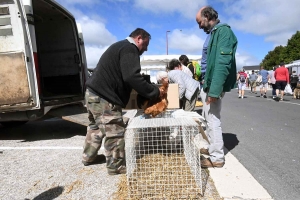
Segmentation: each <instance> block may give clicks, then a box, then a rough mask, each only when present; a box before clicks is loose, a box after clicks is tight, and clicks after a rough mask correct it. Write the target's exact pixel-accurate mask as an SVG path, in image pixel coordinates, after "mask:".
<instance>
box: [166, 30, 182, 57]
mask: <svg viewBox="0 0 300 200" xmlns="http://www.w3.org/2000/svg"><path fill="white" fill-rule="evenodd" d="M179 31H180V32H181V31H182V30H179ZM169 32H171V31H166V41H167V55H168V53H169V52H168V51H169V47H168V33H169Z"/></svg>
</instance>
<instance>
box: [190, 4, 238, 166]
mask: <svg viewBox="0 0 300 200" xmlns="http://www.w3.org/2000/svg"><path fill="white" fill-rule="evenodd" d="M196 21H197V23H198V25H199V28H200V29H203V31H204V32H205V33H207V34H208V35H207V38H206V41H205V42H204V44H203V51H202V60H201V65H202V68H203V66H204V68H205V69H206V72H205V77H204V83H203V87H202V89H201V93H200V96H201V98H202V101H203V102H205V103H203V110H202V115H203V117H204V118H205V120H206V123H207V128H206V135H207V138H208V139H209V142H210V144H209V146H208V148H207V149H205V148H202V149H201V150H200V152H201V153H202V154H206V155H209V158H206V159H203V160H201V166H202V167H203V168H208V167H223V166H224V164H225V157H224V150H223V146H224V141H223V137H222V128H221V116H220V113H221V103H222V100H221V99H222V98H223V97H224V94H225V92H229V91H230V90H231V89H233V88H234V85H235V82H236V62H235V52H236V48H237V43H238V42H237V38H236V37H235V35H234V33H233V32H232V30H231V28H230V26H229V25H227V24H224V23H220V20H219V19H218V12H217V11H216V10H214V9H213V8H212V7H211V6H204V7H202V8H201V9H200V10H199V11H198V13H197V14H196Z"/></svg>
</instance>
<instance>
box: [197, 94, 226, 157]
mask: <svg viewBox="0 0 300 200" xmlns="http://www.w3.org/2000/svg"><path fill="white" fill-rule="evenodd" d="M200 96H201V99H202V102H203V110H202V116H203V117H204V119H205V120H206V125H207V127H206V131H205V134H206V136H207V138H208V140H209V143H210V144H209V146H208V152H209V154H210V160H211V161H212V162H224V161H225V157H224V149H223V148H224V141H223V136H222V127H221V107H222V106H221V105H222V100H221V99H218V100H217V101H216V102H214V103H210V104H209V105H207V104H206V101H207V93H205V92H204V91H203V89H201V93H200Z"/></svg>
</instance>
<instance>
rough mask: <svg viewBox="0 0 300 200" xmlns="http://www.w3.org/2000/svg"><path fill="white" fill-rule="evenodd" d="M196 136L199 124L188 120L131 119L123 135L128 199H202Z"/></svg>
mask: <svg viewBox="0 0 300 200" xmlns="http://www.w3.org/2000/svg"><path fill="white" fill-rule="evenodd" d="M161 117H166V115H163V116H161ZM167 117H169V113H167ZM197 134H198V125H197V123H195V122H194V120H193V119H191V118H177V119H175V118H153V119H139V118H135V119H133V120H132V121H131V123H130V124H129V126H128V127H127V131H126V133H125V150H126V168H127V174H126V175H127V183H128V192H129V194H128V195H129V198H130V199H197V198H198V197H201V196H202V194H203V188H202V179H201V164H200V153H199V150H198V148H197V147H196V145H195V143H194V139H195V136H196V135H197Z"/></svg>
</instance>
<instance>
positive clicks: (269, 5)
mask: <svg viewBox="0 0 300 200" xmlns="http://www.w3.org/2000/svg"><path fill="white" fill-rule="evenodd" d="M57 2H59V3H60V4H61V5H63V6H64V7H65V8H67V9H68V10H69V11H70V12H71V13H72V14H73V15H74V16H75V18H76V20H77V22H78V23H80V24H81V27H82V31H83V36H84V40H85V48H86V56H87V62H88V67H89V68H94V67H95V66H96V64H97V62H98V60H99V58H100V56H101V55H102V53H103V52H104V51H105V50H106V49H107V47H108V46H109V45H111V44H112V43H114V42H116V41H118V40H122V39H124V38H126V37H127V36H128V35H129V34H130V33H131V32H132V31H133V30H134V29H135V28H137V27H140V28H144V29H145V30H147V31H148V32H149V33H150V34H151V36H152V39H151V41H150V45H149V47H148V51H147V52H145V53H144V55H156V54H166V31H170V32H169V33H168V34H167V35H168V52H169V54H201V53H202V46H203V42H204V41H205V38H206V34H205V33H204V32H203V30H200V29H199V28H198V25H197V23H196V20H195V16H196V13H197V11H198V10H199V8H201V7H202V6H204V5H211V6H213V7H214V8H215V9H216V10H217V11H218V13H219V19H220V20H221V22H223V23H227V24H229V25H230V26H231V28H232V29H233V31H234V32H235V34H236V36H237V38H238V41H239V43H238V49H237V54H236V58H237V66H238V68H241V67H242V66H248V65H257V64H259V63H260V62H261V61H262V59H263V58H264V57H265V56H266V54H267V53H268V52H269V51H272V50H273V49H274V47H275V46H278V45H283V46H285V45H286V44H287V41H288V39H290V38H291V36H292V35H293V34H295V33H296V31H297V30H299V29H300V28H299V27H300V25H299V24H300V22H299V19H300V9H299V7H300V1H299V0H288V1H282V0H210V1H208V0H57Z"/></svg>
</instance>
